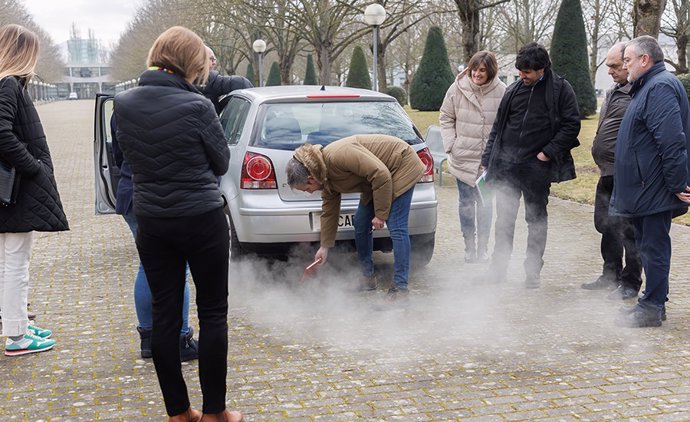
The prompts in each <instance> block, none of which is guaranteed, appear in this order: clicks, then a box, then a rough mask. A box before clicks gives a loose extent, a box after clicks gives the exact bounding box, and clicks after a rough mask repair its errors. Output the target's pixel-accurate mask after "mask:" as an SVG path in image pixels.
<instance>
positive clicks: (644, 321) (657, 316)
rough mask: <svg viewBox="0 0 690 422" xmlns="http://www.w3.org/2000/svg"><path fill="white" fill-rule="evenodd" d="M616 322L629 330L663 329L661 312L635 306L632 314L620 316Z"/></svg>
mask: <svg viewBox="0 0 690 422" xmlns="http://www.w3.org/2000/svg"><path fill="white" fill-rule="evenodd" d="M615 322H616V325H618V326H620V327H628V328H643V327H661V312H657V311H656V310H647V309H645V308H643V307H641V306H639V305H635V308H633V309H632V311H631V312H628V313H621V314H619V315H618V316H617V317H616V319H615Z"/></svg>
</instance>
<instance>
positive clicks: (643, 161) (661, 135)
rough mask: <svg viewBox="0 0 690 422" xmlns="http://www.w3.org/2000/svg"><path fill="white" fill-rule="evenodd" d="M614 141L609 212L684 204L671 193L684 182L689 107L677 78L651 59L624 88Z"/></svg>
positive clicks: (637, 212)
mask: <svg viewBox="0 0 690 422" xmlns="http://www.w3.org/2000/svg"><path fill="white" fill-rule="evenodd" d="M630 95H631V96H632V100H631V101H630V106H628V109H627V110H626V112H625V115H624V116H623V121H622V122H621V126H620V129H619V131H618V138H617V140H616V155H615V156H616V160H615V163H614V172H613V180H614V183H613V194H612V196H611V206H610V209H609V212H610V213H611V214H613V215H620V216H624V217H641V216H645V215H652V214H657V213H660V212H664V211H669V210H678V209H684V208H687V205H686V204H685V203H684V202H682V201H681V200H680V199H678V197H676V195H675V194H676V193H678V192H684V191H685V187H686V186H687V185H688V183H689V182H690V180H689V176H690V162H688V149H690V106H689V105H688V96H687V93H686V92H685V89H684V88H683V85H682V84H681V83H680V81H679V80H678V78H676V77H675V76H674V75H672V74H671V73H669V72H667V71H666V67H665V66H664V63H663V62H660V63H656V64H655V65H654V66H652V67H651V68H650V69H649V70H648V71H647V72H646V73H645V74H644V75H642V76H641V77H640V78H638V79H637V80H636V81H635V82H634V83H633V85H632V88H631V89H630Z"/></svg>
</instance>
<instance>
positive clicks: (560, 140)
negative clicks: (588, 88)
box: [482, 70, 580, 182]
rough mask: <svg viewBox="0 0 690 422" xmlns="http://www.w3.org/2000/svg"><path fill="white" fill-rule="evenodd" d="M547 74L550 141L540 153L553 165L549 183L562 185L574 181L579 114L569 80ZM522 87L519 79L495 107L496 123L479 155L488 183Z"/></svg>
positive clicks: (552, 73) (549, 71)
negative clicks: (515, 97) (573, 150)
mask: <svg viewBox="0 0 690 422" xmlns="http://www.w3.org/2000/svg"><path fill="white" fill-rule="evenodd" d="M547 72H548V74H547V77H546V84H547V85H546V92H545V96H546V105H547V107H548V109H549V120H550V122H551V133H550V134H549V135H550V136H549V137H550V138H551V139H550V140H549V141H548V143H546V144H545V145H541V150H542V151H543V152H544V153H545V154H546V155H547V156H549V158H551V160H552V161H553V163H554V164H553V165H552V166H551V173H552V174H551V181H552V182H564V181H566V180H572V179H574V178H575V163H574V161H573V156H572V154H571V152H570V150H571V149H573V148H575V147H577V146H578V145H580V141H578V140H577V135H578V134H579V133H580V112H579V110H578V108H577V97H575V91H573V88H572V86H570V84H569V83H568V81H566V80H565V79H563V78H562V77H560V76H558V75H557V74H556V73H555V72H554V71H552V70H547ZM522 84H523V82H522V80H520V79H518V80H517V81H516V82H514V83H513V84H512V85H511V86H509V87H508V89H507V90H506V92H505V94H504V95H503V99H501V104H500V106H499V107H498V112H497V114H496V120H495V121H494V125H493V127H492V129H491V134H490V135H489V140H488V141H487V143H486V147H485V148H484V153H483V154H482V166H484V167H485V168H486V173H487V180H491V179H492V177H493V175H495V173H496V172H497V170H498V169H496V168H495V165H496V163H497V161H498V159H499V158H501V157H499V155H500V154H501V152H502V151H501V150H502V143H503V139H502V135H503V129H504V128H505V126H506V121H507V119H508V113H509V110H508V109H509V108H510V103H511V101H512V100H513V97H514V96H515V93H516V92H517V90H518V88H519V87H520V86H521V85H522Z"/></svg>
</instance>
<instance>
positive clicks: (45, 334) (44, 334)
mask: <svg viewBox="0 0 690 422" xmlns="http://www.w3.org/2000/svg"><path fill="white" fill-rule="evenodd" d="M29 334H33V335H35V336H36V337H40V338H43V339H46V338H50V336H52V335H53V332H52V331H50V330H46V329H44V328H40V327H37V326H35V325H32V324H31V323H30V324H29Z"/></svg>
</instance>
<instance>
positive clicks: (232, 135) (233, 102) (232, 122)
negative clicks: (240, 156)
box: [220, 97, 249, 145]
mask: <svg viewBox="0 0 690 422" xmlns="http://www.w3.org/2000/svg"><path fill="white" fill-rule="evenodd" d="M248 112H249V101H247V100H245V99H244V98H240V97H233V98H232V99H230V102H229V103H228V105H227V106H226V107H225V110H224V111H223V114H221V116H220V123H221V125H222V126H223V130H224V131H225V138H226V139H227V140H228V144H229V145H235V144H237V143H238V142H239V140H240V137H241V136H242V130H243V129H244V123H245V121H246V119H247V113H248Z"/></svg>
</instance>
